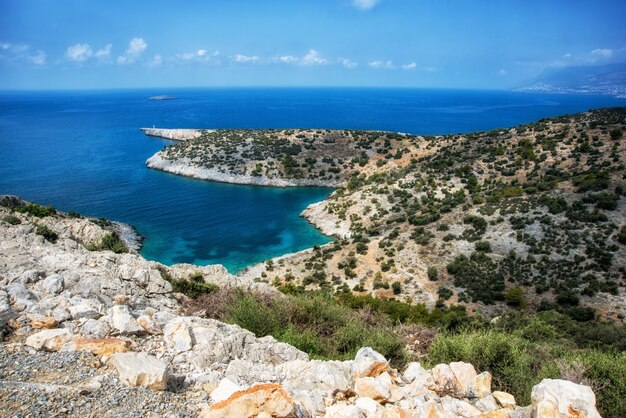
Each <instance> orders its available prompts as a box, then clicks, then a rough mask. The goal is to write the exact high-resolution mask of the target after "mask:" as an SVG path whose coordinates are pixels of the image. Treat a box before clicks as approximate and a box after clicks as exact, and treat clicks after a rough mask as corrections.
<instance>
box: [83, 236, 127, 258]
mask: <svg viewBox="0 0 626 418" xmlns="http://www.w3.org/2000/svg"><path fill="white" fill-rule="evenodd" d="M85 248H87V249H88V250H89V251H113V252H114V253H116V254H121V253H127V252H128V247H127V246H126V244H125V243H124V241H122V239H121V238H120V236H119V235H118V234H117V232H107V233H106V234H105V235H104V236H103V237H102V239H101V240H100V243H99V244H96V245H86V246H85Z"/></svg>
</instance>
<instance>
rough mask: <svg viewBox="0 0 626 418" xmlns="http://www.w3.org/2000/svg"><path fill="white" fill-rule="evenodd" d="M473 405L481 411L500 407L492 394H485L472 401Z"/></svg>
mask: <svg viewBox="0 0 626 418" xmlns="http://www.w3.org/2000/svg"><path fill="white" fill-rule="evenodd" d="M474 406H476V408H478V409H480V410H481V411H495V410H496V409H498V408H500V406H499V405H498V402H497V401H496V399H495V398H494V397H493V396H492V395H487V396H484V397H482V398H480V399H479V400H477V401H476V402H475V403H474Z"/></svg>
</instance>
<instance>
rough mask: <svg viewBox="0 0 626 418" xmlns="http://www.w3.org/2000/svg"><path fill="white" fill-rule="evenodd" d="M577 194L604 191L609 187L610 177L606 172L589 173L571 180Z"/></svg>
mask: <svg viewBox="0 0 626 418" xmlns="http://www.w3.org/2000/svg"><path fill="white" fill-rule="evenodd" d="M572 183H574V186H576V191H577V192H578V193H582V192H587V191H592V190H593V191H597V190H604V189H606V188H607V187H609V183H610V177H609V173H608V172H607V171H590V172H588V173H586V174H580V175H578V176H576V177H574V178H573V179H572Z"/></svg>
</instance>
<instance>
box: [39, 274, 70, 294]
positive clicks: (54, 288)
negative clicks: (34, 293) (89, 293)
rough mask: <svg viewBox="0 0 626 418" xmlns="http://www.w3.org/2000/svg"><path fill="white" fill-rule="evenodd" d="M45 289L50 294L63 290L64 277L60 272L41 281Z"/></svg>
mask: <svg viewBox="0 0 626 418" xmlns="http://www.w3.org/2000/svg"><path fill="white" fill-rule="evenodd" d="M41 285H42V287H43V289H44V290H45V291H46V292H47V293H49V294H53V295H56V294H59V293H61V291H62V290H63V285H64V282H63V277H61V276H60V275H58V274H51V275H50V276H48V277H46V278H45V279H44V281H43V282H41Z"/></svg>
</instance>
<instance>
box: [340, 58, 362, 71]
mask: <svg viewBox="0 0 626 418" xmlns="http://www.w3.org/2000/svg"><path fill="white" fill-rule="evenodd" d="M339 64H341V65H343V66H344V67H345V68H349V69H353V68H356V67H358V66H359V64H357V63H356V62H354V61H352V60H351V59H350V58H339Z"/></svg>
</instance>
